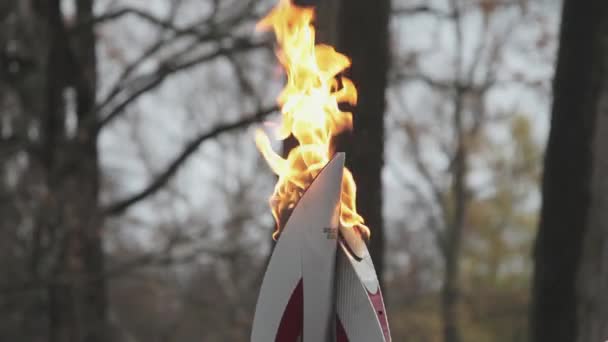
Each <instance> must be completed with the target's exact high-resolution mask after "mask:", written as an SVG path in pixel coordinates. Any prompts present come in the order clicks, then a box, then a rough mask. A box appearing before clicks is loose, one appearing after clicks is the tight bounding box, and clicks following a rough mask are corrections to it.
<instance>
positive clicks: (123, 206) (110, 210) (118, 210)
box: [103, 106, 277, 216]
mask: <svg viewBox="0 0 608 342" xmlns="http://www.w3.org/2000/svg"><path fill="white" fill-rule="evenodd" d="M276 110H277V107H276V106H273V107H270V108H265V109H262V110H260V111H258V112H257V113H254V114H251V115H248V116H245V118H244V119H241V120H239V121H236V122H233V123H229V124H221V125H218V126H217V127H215V128H213V129H212V130H210V131H209V132H206V133H203V134H201V135H199V136H198V137H196V138H194V139H193V140H191V141H190V142H189V143H187V144H186V145H185V146H184V148H183V150H182V152H181V153H180V154H179V155H178V156H177V157H176V158H175V159H174V160H173V161H172V162H171V163H170V164H169V165H168V166H167V168H166V169H165V170H164V171H163V172H162V173H160V174H159V175H158V176H157V177H156V178H155V179H154V180H153V181H152V182H151V183H150V184H148V185H147V186H146V187H145V188H143V189H142V190H141V191H139V192H137V193H135V194H133V195H130V196H128V197H126V198H125V199H122V200H118V201H117V202H116V203H113V204H110V205H108V206H107V207H106V208H105V210H103V213H104V214H105V215H109V216H113V215H120V214H122V213H124V212H125V210H127V209H128V208H129V207H131V206H132V205H134V204H136V203H138V202H139V201H141V200H143V199H145V198H147V197H148V196H150V195H153V194H154V193H156V192H157V191H158V190H160V189H161V188H162V187H163V186H164V185H165V184H166V183H167V182H168V181H169V180H170V179H171V178H172V177H173V176H174V175H175V173H176V172H177V170H178V169H179V168H180V166H181V165H183V164H184V162H186V160H188V158H189V157H190V156H191V155H192V154H193V153H194V152H195V151H196V150H197V149H198V148H199V146H200V145H201V144H202V143H203V142H204V141H206V140H208V139H211V138H214V137H216V136H218V135H220V134H222V133H225V132H229V131H232V130H236V129H240V128H244V127H247V126H249V125H251V124H253V123H255V122H259V121H260V120H262V119H263V118H265V117H267V116H268V115H270V114H272V113H273V112H275V111H276Z"/></svg>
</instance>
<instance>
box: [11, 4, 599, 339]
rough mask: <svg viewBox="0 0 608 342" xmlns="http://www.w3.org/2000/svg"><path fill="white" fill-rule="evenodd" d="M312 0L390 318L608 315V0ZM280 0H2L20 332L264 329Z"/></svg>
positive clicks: (557, 332) (507, 326)
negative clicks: (274, 26)
mask: <svg viewBox="0 0 608 342" xmlns="http://www.w3.org/2000/svg"><path fill="white" fill-rule="evenodd" d="M300 2H301V3H304V1H300ZM305 3H307V4H314V5H318V20H317V22H316V25H317V27H318V35H319V40H320V41H324V42H327V43H331V44H333V45H335V46H337V48H338V50H339V51H341V52H344V53H346V54H347V55H349V56H350V57H352V59H353V67H352V69H351V70H350V71H349V73H350V77H351V78H352V79H353V80H354V82H355V84H356V85H357V87H358V89H359V93H360V101H359V104H358V106H357V107H356V109H355V114H354V126H355V127H354V131H353V132H352V134H351V135H349V136H348V137H346V138H345V139H343V140H344V141H341V142H340V143H339V147H340V149H342V150H345V151H346V152H347V158H348V163H349V165H350V167H351V169H352V170H353V174H354V176H355V179H356V181H357V184H358V186H359V193H358V194H359V196H358V199H359V208H360V212H361V213H362V214H363V216H364V217H365V218H366V221H367V223H368V224H369V226H370V228H371V232H372V236H371V241H370V250H371V252H372V254H373V257H374V259H375V263H376V267H377V270H378V272H379V275H380V276H381V278H382V280H383V284H384V289H385V294H386V296H385V297H386V305H387V310H388V314H389V320H390V323H391V328H392V334H393V339H394V341H399V342H401V341H413V342H418V341H419V342H427V341H428V342H435V341H438V342H439V341H441V342H461V341H462V342H464V341H466V342H478V341H479V342H485V341H497V342H502V341H505V342H506V341H534V342H547V341H551V342H561V341H563V342H574V341H578V342H598V341H604V340H606V339H608V220H607V219H608V218H607V217H605V216H606V213H608V197H607V196H608V177H606V173H608V163H607V162H606V158H605V157H604V156H603V154H604V153H603V150H602V147H603V146H604V145H605V144H606V143H608V141H605V140H606V139H608V119H606V118H607V117H608V116H607V114H608V105H607V103H608V102H606V101H608V84H607V83H606V82H605V79H607V77H606V76H608V75H607V74H606V73H607V72H608V43H607V42H608V2H606V1H605V0H589V1H576V0H565V1H564V2H563V3H562V1H558V0H393V1H389V0H376V1H364V0H331V1H306V2H305ZM273 5H275V1H274V0H221V1H220V0H1V1H0V218H1V220H0V341H32V342H34V341H41V342H42V341H50V342H85V341H86V342H106V341H117V342H121V341H125V342H138V341H146V342H152V341H159V342H161V341H163V342H164V341H166V342H169V341H171V342H173V341H176V342H177V341H180V342H189V341H193V342H194V341H198V342H200V341H205V342H214V341H247V340H248V339H249V332H250V324H251V321H252V317H253V309H254V305H255V301H256V298H257V292H258V288H259V284H260V281H261V278H262V275H263V271H264V267H265V263H266V260H267V257H268V254H269V253H270V251H271V246H272V242H271V238H270V236H271V232H272V231H273V221H272V217H271V215H270V210H269V208H268V206H267V198H268V196H269V195H270V194H271V192H272V188H273V184H274V182H275V179H274V177H273V175H272V172H270V170H269V169H268V168H267V167H266V165H265V164H264V162H263V161H261V159H260V156H259V155H258V152H257V151H256V149H255V146H254V144H253V128H254V127H255V126H259V125H260V124H262V122H264V121H266V120H274V119H276V117H277V115H276V113H277V108H276V103H275V99H276V96H277V95H278V92H279V91H280V89H281V87H282V82H283V76H282V74H281V72H280V69H279V68H278V64H277V62H276V58H275V56H274V51H273V49H274V39H273V37H272V35H270V34H267V33H259V32H255V30H254V26H255V23H256V21H257V20H259V19H260V18H261V17H262V16H263V15H264V14H266V13H267V12H268V11H269V9H270V8H271V7H272V6H273ZM560 27H561V29H560ZM547 137H548V138H547ZM288 145H289V142H287V143H285V144H284V146H283V147H285V148H288V147H289V146H288ZM543 165H544V168H543ZM543 170H544V171H543ZM543 172H544V174H543ZM541 183H542V184H541Z"/></svg>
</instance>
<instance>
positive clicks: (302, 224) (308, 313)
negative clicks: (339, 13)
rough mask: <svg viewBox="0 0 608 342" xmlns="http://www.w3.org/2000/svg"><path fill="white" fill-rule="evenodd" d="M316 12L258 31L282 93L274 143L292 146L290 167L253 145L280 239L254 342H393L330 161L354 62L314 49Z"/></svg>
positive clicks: (268, 22) (285, 14)
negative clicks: (265, 173)
mask: <svg viewBox="0 0 608 342" xmlns="http://www.w3.org/2000/svg"><path fill="white" fill-rule="evenodd" d="M313 17H314V11H313V10H312V9H311V8H302V7H297V6H295V5H293V4H292V3H291V2H290V1H289V0H280V2H279V4H278V5H277V6H276V7H275V8H274V9H273V10H272V11H271V12H270V14H269V15H268V16H266V17H265V18H264V19H262V20H261V22H260V23H259V24H258V26H259V27H260V28H273V29H274V32H275V34H276V37H277V40H278V43H279V50H278V52H277V55H278V58H279V61H280V62H281V64H282V66H283V68H284V69H285V71H286V74H287V84H286V86H285V88H284V89H283V91H282V93H281V94H280V96H279V99H278V102H279V104H280V105H281V114H282V117H281V118H282V121H281V125H280V127H279V128H278V130H277V131H276V132H275V133H276V135H277V136H278V137H279V139H285V138H287V137H289V136H293V137H295V139H296V140H297V141H298V145H297V146H296V147H295V148H294V149H292V150H291V151H290V152H289V154H288V156H287V158H286V159H283V158H282V157H280V156H279V155H277V154H276V153H275V152H274V151H273V150H272V147H271V144H270V141H269V138H268V137H267V136H266V134H265V133H263V132H262V131H258V132H257V133H256V145H257V146H258V149H259V150H260V152H261V153H262V155H263V157H264V158H265V159H266V161H267V162H268V164H269V166H270V167H271V169H272V170H273V171H274V173H275V174H276V175H277V176H278V182H277V184H276V186H275V190H274V193H273V195H272V196H271V199H270V205H271V208H272V212H273V215H274V217H275V220H276V221H277V231H276V232H275V234H274V238H275V239H276V240H277V243H276V245H275V248H274V251H273V254H272V256H271V258H270V261H269V263H268V266H267V269H266V273H265V275H264V280H263V282H262V286H261V288H260V292H259V296H258V302H257V306H256V311H255V316H254V320H253V328H252V333H251V341H252V342H272V341H276V342H330V341H331V342H334V341H336V342H390V341H391V338H390V331H389V326H388V320H387V317H386V310H385V307H384V301H383V298H382V292H381V290H380V286H379V282H378V279H377V276H376V271H375V269H374V266H373V264H372V261H371V258H370V255H369V253H368V250H367V246H366V243H365V240H366V239H368V238H369V236H370V232H369V229H368V227H366V226H365V224H364V220H363V218H362V217H361V216H360V215H359V214H357V211H356V185H355V182H354V179H353V177H352V175H351V173H350V171H348V169H347V168H345V167H344V160H345V155H344V153H334V152H333V150H334V149H333V147H332V145H331V139H332V137H333V136H335V135H337V134H339V133H340V132H342V131H344V130H347V129H351V128H352V114H351V113H350V112H344V111H342V110H341V109H340V108H339V107H338V104H339V103H342V102H348V103H350V104H353V105H354V104H356V100H357V91H356V88H355V86H354V84H353V83H352V82H351V81H350V80H349V79H348V78H346V77H338V75H339V74H340V73H341V72H342V71H343V70H344V69H345V68H347V67H348V66H350V60H349V59H348V57H346V56H344V55H343V54H341V53H339V52H337V51H335V49H334V48H333V47H331V46H327V45H316V44H315V40H314V37H315V32H314V27H313V25H312V20H313Z"/></svg>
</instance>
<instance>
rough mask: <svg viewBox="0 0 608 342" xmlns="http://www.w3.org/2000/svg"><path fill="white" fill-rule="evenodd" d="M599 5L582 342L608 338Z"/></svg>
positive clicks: (607, 123) (607, 109)
mask: <svg viewBox="0 0 608 342" xmlns="http://www.w3.org/2000/svg"><path fill="white" fill-rule="evenodd" d="M599 7H601V8H597V9H596V10H597V14H596V15H597V16H598V17H599V27H597V30H598V33H597V34H596V35H592V37H594V39H595V42H594V43H595V44H596V47H595V48H594V51H593V53H594V54H595V55H596V56H597V59H598V60H597V62H595V63H594V64H593V65H592V66H593V69H592V70H593V73H594V76H593V77H594V80H593V83H592V89H591V92H590V94H591V95H593V96H594V97H595V100H594V101H593V107H592V108H591V111H592V112H591V113H590V114H589V115H590V116H593V117H594V119H595V121H594V125H592V127H594V133H595V134H594V136H593V137H594V138H593V139H594V141H593V145H592V150H591V165H592V166H591V183H590V184H589V185H590V186H591V189H590V191H591V198H590V201H591V202H590V203H589V208H588V213H587V216H586V219H587V223H586V227H585V233H584V234H585V237H584V238H583V246H582V254H581V261H580V264H579V265H580V266H579V267H580V268H579V275H578V284H577V294H578V310H577V312H578V339H577V341H578V342H592V341H605V340H606V339H608V159H607V158H608V156H607V155H606V146H608V81H607V78H608V4H606V2H605V1H602V5H601V6H599Z"/></svg>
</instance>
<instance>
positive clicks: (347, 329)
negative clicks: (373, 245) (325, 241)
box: [336, 239, 391, 342]
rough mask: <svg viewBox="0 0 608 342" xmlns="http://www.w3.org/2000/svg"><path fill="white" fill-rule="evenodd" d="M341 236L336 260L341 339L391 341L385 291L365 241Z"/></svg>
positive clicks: (338, 321) (338, 322) (337, 307)
mask: <svg viewBox="0 0 608 342" xmlns="http://www.w3.org/2000/svg"><path fill="white" fill-rule="evenodd" d="M356 247H357V251H358V252H359V253H358V255H353V252H352V248H349V247H348V246H347V242H346V240H344V239H341V240H340V241H339V243H338V250H337V262H336V273H337V275H336V278H337V279H336V314H337V324H336V325H337V327H336V328H337V338H336V341H337V342H391V335H390V328H389V325H388V317H387V315H386V308H385V306H384V299H383V297H382V291H381V289H380V284H379V282H378V277H377V276H376V270H375V268H374V264H373V263H372V260H371V257H370V255H369V252H368V251H367V247H366V246H365V243H362V244H357V246H356Z"/></svg>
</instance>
